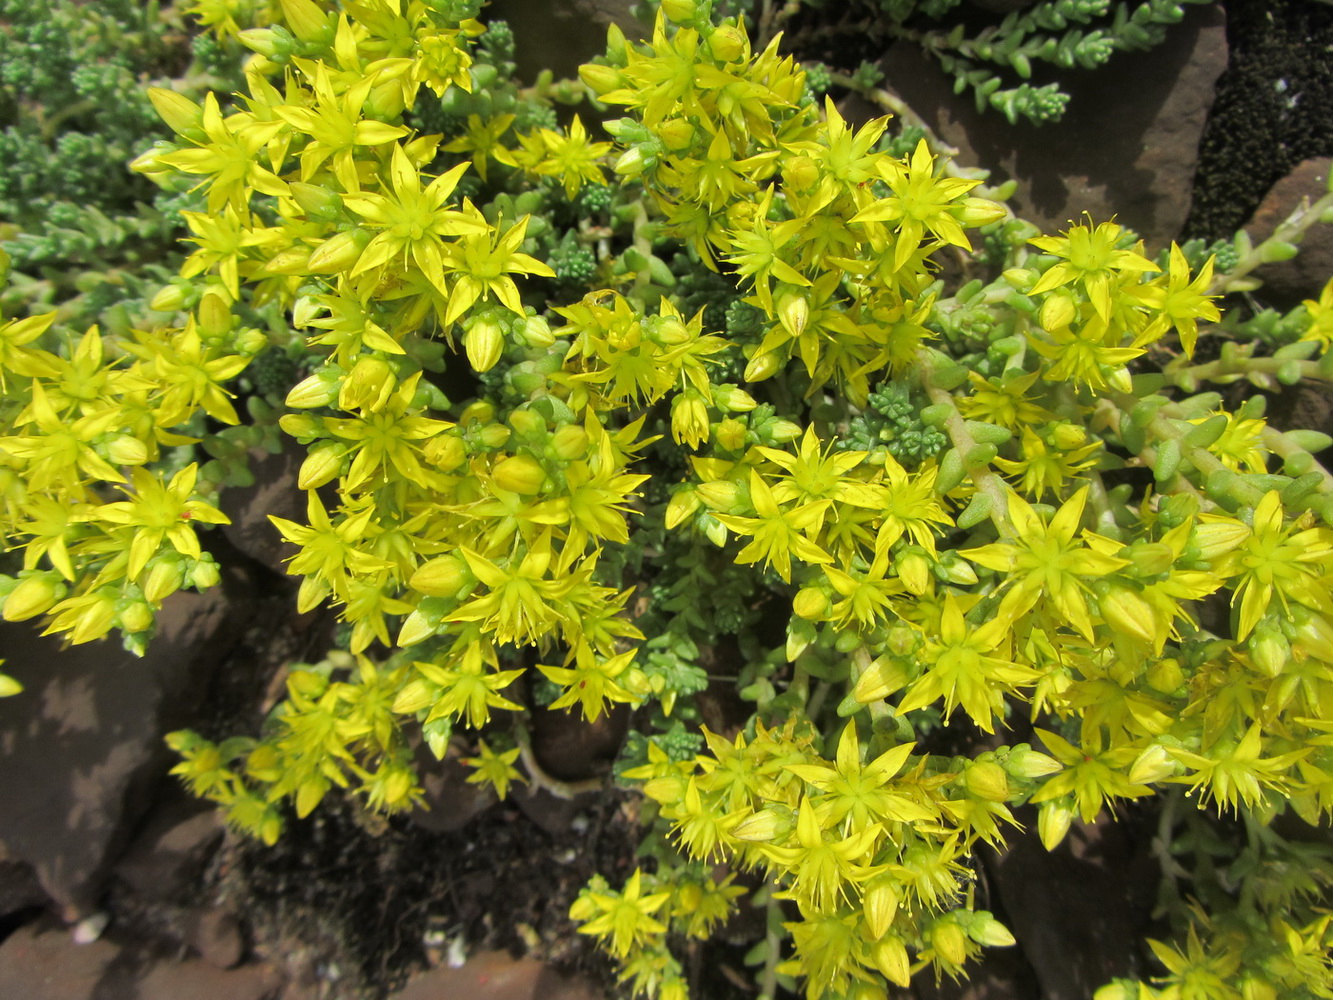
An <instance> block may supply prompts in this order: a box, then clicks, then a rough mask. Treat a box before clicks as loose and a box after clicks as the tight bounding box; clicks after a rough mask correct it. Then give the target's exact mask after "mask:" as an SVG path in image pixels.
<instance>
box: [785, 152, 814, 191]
mask: <svg viewBox="0 0 1333 1000" xmlns="http://www.w3.org/2000/svg"><path fill="white" fill-rule="evenodd" d="M818 183H819V164H818V163H816V162H815V160H814V159H813V158H812V157H809V156H793V157H792V158H791V159H790V160H788V161H787V165H786V167H784V168H783V171H782V185H783V187H785V188H787V189H788V190H790V191H808V190H810V189H811V188H812V187H814V186H815V185H816V184H818Z"/></svg>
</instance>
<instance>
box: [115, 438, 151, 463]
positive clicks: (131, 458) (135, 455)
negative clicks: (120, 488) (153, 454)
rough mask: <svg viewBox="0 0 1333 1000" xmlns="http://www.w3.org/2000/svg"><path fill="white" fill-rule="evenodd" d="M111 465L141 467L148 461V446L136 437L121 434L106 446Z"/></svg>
mask: <svg viewBox="0 0 1333 1000" xmlns="http://www.w3.org/2000/svg"><path fill="white" fill-rule="evenodd" d="M106 455H107V458H109V459H110V460H111V464H112V465H143V464H144V462H146V461H148V446H147V445H146V444H144V443H143V442H142V441H140V440H139V439H138V438H136V437H131V436H130V435H128V434H122V435H120V437H117V438H113V439H112V440H111V442H110V443H109V444H107V446H106Z"/></svg>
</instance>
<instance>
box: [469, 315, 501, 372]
mask: <svg viewBox="0 0 1333 1000" xmlns="http://www.w3.org/2000/svg"><path fill="white" fill-rule="evenodd" d="M504 347H505V336H504V329H503V328H502V327H501V326H500V324H499V322H498V321H497V320H496V319H495V317H494V316H493V315H491V314H490V313H483V314H481V315H480V316H478V317H477V318H476V320H475V321H474V322H472V323H470V324H469V325H468V328H467V332H466V333H464V334H463V348H464V350H466V351H467V360H468V364H470V365H471V366H472V370H473V371H475V372H485V371H490V370H491V369H492V368H494V367H495V363H496V362H497V361H499V360H500V355H502V354H503V353H504Z"/></svg>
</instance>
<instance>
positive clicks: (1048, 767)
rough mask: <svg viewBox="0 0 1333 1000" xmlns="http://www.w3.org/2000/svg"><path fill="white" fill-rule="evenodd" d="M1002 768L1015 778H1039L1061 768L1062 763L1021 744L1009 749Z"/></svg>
mask: <svg viewBox="0 0 1333 1000" xmlns="http://www.w3.org/2000/svg"><path fill="white" fill-rule="evenodd" d="M1004 769H1005V770H1006V771H1008V772H1009V773H1010V774H1012V775H1013V776H1014V777H1015V778H1040V777H1043V776H1044V775H1047V774H1054V773H1055V772H1056V771H1059V770H1062V769H1063V765H1062V764H1061V763H1060V762H1059V761H1058V760H1056V759H1055V758H1054V757H1051V756H1049V755H1047V754H1044V753H1042V752H1041V751H1040V750H1033V749H1032V748H1031V747H1029V746H1027V745H1026V744H1021V745H1019V746H1016V747H1014V749H1013V750H1012V751H1010V753H1009V757H1008V759H1007V760H1006V761H1005V762H1004Z"/></svg>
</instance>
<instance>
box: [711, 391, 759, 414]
mask: <svg viewBox="0 0 1333 1000" xmlns="http://www.w3.org/2000/svg"><path fill="white" fill-rule="evenodd" d="M713 398H714V399H715V400H716V401H717V405H718V406H720V407H721V408H722V409H724V410H729V411H731V412H732V413H749V412H750V411H751V410H753V409H754V408H755V407H756V406H758V405H759V404H758V403H756V402H755V401H754V397H753V396H751V395H750V394H749V393H748V392H746V391H745V390H744V389H738V388H736V386H734V385H725V386H722V387H720V388H717V389H714V390H713Z"/></svg>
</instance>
